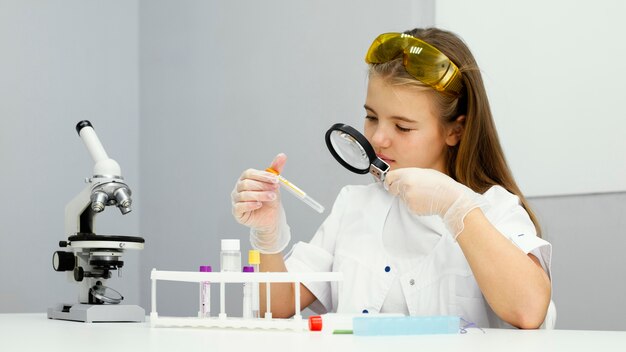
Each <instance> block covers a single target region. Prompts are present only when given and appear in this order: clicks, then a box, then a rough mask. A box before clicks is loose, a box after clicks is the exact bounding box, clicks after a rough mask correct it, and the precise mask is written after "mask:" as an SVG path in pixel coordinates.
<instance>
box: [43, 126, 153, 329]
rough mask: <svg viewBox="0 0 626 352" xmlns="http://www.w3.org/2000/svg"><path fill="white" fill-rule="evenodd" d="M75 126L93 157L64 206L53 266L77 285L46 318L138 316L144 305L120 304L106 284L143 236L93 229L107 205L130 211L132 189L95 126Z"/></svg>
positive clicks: (98, 319)
mask: <svg viewBox="0 0 626 352" xmlns="http://www.w3.org/2000/svg"><path fill="white" fill-rule="evenodd" d="M76 131H77V132H78V135H79V136H80V137H81V138H82V140H83V142H84V143H85V146H87V149H88V150H89V153H90V154H91V157H92V158H93V160H94V162H95V166H94V168H93V176H92V177H91V178H87V179H86V180H85V182H86V183H87V186H86V187H85V188H84V189H83V191H82V192H80V193H79V194H78V195H77V196H76V197H74V199H72V200H71V201H70V202H69V203H68V204H67V206H66V207H65V234H66V235H67V236H68V238H67V241H60V242H59V246H60V247H62V248H67V249H69V251H67V250H61V251H56V252H54V254H53V257H52V266H53V268H54V270H56V271H66V272H67V277H68V280H69V281H71V282H72V281H73V282H76V283H77V285H78V303H72V304H65V303H62V304H58V305H57V306H56V307H52V308H48V318H49V319H62V320H73V321H82V322H88V323H91V322H114V321H115V322H142V321H144V320H145V311H144V310H143V308H141V307H139V306H136V305H124V304H120V303H121V302H122V300H123V299H124V297H123V296H122V295H121V294H120V293H119V292H118V291H116V290H114V289H112V288H110V287H108V286H106V281H107V279H109V278H111V272H112V271H113V270H117V271H118V276H120V269H121V268H122V266H123V265H124V262H123V261H122V254H123V252H124V250H141V249H143V246H144V239H143V238H141V237H130V236H109V235H96V234H95V228H94V220H95V216H96V214H97V213H100V212H102V211H103V210H104V208H105V207H106V206H111V205H113V206H117V207H118V208H119V209H120V211H121V212H122V214H128V213H129V212H130V211H131V203H132V200H131V198H130V196H131V191H130V189H129V188H128V186H127V185H126V183H125V182H124V178H123V177H122V176H121V175H122V172H121V170H120V166H119V164H118V163H117V162H116V161H115V160H113V159H111V158H109V156H108V155H107V153H106V152H105V150H104V148H103V147H102V144H101V143H100V140H99V139H98V136H97V135H96V132H95V131H94V129H93V126H92V125H91V123H90V122H89V121H86V120H85V121H81V122H79V123H78V124H77V125H76Z"/></svg>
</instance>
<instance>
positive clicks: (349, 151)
mask: <svg viewBox="0 0 626 352" xmlns="http://www.w3.org/2000/svg"><path fill="white" fill-rule="evenodd" d="M330 143H331V144H332V146H333V148H334V149H335V152H336V153H337V154H338V155H339V157H340V158H341V159H343V160H344V161H345V162H346V163H348V164H349V165H350V166H352V167H354V168H356V169H359V170H367V169H368V168H369V166H370V160H369V157H368V155H367V152H365V149H363V147H362V146H361V144H360V143H359V142H357V141H356V140H355V139H354V137H352V136H351V135H349V134H347V133H345V132H342V131H338V130H334V131H332V132H331V134H330Z"/></svg>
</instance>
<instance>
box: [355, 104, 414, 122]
mask: <svg viewBox="0 0 626 352" xmlns="http://www.w3.org/2000/svg"><path fill="white" fill-rule="evenodd" d="M363 107H364V108H365V110H369V111H371V112H373V113H374V114H375V115H378V114H377V113H376V110H374V109H372V108H371V107H369V106H367V104H365V105H363ZM391 118H392V119H394V120H400V121H404V122H408V123H417V122H418V121H415V120H413V119H410V118H408V117H404V116H391Z"/></svg>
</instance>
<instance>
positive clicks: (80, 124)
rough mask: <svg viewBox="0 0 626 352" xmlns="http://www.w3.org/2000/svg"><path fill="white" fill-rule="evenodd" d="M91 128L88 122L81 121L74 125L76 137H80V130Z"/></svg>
mask: <svg viewBox="0 0 626 352" xmlns="http://www.w3.org/2000/svg"><path fill="white" fill-rule="evenodd" d="M87 126H89V127H91V128H93V125H92V124H91V122H89V120H82V121H81V122H79V123H77V124H76V133H78V135H79V136H80V130H82V129H83V127H87Z"/></svg>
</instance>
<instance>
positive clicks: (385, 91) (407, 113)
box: [365, 75, 460, 173]
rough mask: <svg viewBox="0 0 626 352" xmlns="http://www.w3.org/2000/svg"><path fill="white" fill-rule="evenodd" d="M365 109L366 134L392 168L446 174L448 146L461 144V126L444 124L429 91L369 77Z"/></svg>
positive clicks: (379, 155) (377, 153)
mask: <svg viewBox="0 0 626 352" xmlns="http://www.w3.org/2000/svg"><path fill="white" fill-rule="evenodd" d="M365 111H366V117H365V137H366V138H367V140H368V141H369V142H370V143H371V144H372V146H373V147H374V151H376V155H377V156H378V157H379V158H381V159H383V160H384V161H385V162H386V163H387V164H389V166H390V167H391V170H395V169H400V168H405V167H419V168H429V169H435V170H438V171H440V172H443V173H447V167H446V163H447V160H446V149H447V148H448V147H449V146H453V145H456V144H457V143H458V141H459V138H460V133H459V128H454V129H453V128H452V127H453V126H450V127H444V126H442V125H441V123H440V122H439V118H438V116H437V115H435V112H436V111H435V109H434V106H433V103H432V102H431V100H430V98H429V94H428V93H426V92H424V91H421V90H420V89H419V88H416V87H408V86H391V85H390V84H389V83H387V82H386V81H385V80H384V79H382V78H380V77H377V76H375V75H374V76H370V80H369V84H368V88H367V98H366V101H365ZM453 125H455V124H453ZM456 125H457V126H458V125H459V124H456Z"/></svg>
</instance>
